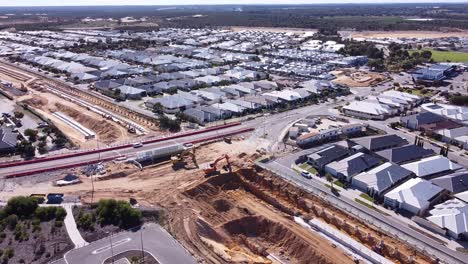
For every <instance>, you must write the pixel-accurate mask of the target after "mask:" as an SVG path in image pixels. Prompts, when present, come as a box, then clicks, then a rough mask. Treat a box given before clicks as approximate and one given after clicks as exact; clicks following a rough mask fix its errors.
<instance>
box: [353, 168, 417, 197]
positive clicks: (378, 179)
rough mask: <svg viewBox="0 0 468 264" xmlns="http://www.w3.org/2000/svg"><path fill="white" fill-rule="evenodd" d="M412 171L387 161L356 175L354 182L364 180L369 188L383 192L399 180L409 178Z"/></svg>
mask: <svg viewBox="0 0 468 264" xmlns="http://www.w3.org/2000/svg"><path fill="white" fill-rule="evenodd" d="M412 173H413V172H411V171H409V170H407V169H405V168H402V167H400V166H398V165H396V164H393V163H390V162H386V163H384V164H382V165H380V166H378V167H375V168H374V169H372V170H370V171H367V172H363V173H361V174H358V175H356V176H354V178H353V182H354V181H360V182H364V183H365V184H366V185H367V187H368V188H372V189H374V190H376V191H378V192H383V191H385V190H387V189H388V188H390V187H392V186H393V185H395V184H396V183H398V182H399V181H401V180H403V179H405V178H408V177H409V176H410V175H411V174H412Z"/></svg>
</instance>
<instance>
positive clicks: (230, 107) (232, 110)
mask: <svg viewBox="0 0 468 264" xmlns="http://www.w3.org/2000/svg"><path fill="white" fill-rule="evenodd" d="M211 106H212V107H215V108H219V109H221V110H223V111H225V112H228V113H229V115H235V114H241V113H242V112H244V110H245V109H246V108H245V107H242V106H239V105H236V104H233V103H229V102H225V103H216V104H213V105H211Z"/></svg>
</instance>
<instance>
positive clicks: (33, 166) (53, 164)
mask: <svg viewBox="0 0 468 264" xmlns="http://www.w3.org/2000/svg"><path fill="white" fill-rule="evenodd" d="M245 128H249V126H247V125H238V126H233V127H227V128H223V129H221V130H215V131H207V132H205V133H201V134H195V135H189V136H184V137H180V138H176V139H171V140H167V141H162V142H155V143H148V144H145V145H144V146H143V147H140V148H133V147H131V146H130V147H127V148H122V149H119V150H113V151H107V152H101V153H93V154H85V155H82V156H75V157H67V158H64V159H55V160H46V161H41V162H37V163H30V164H24V165H21V166H9V167H5V168H0V178H4V177H7V176H9V175H12V174H18V173H23V172H28V171H33V170H34V171H35V170H42V169H53V168H57V167H59V166H67V165H73V164H77V163H88V162H89V163H96V162H97V161H99V160H104V159H107V158H112V157H117V156H121V155H126V156H128V157H131V156H133V155H135V154H136V153H138V152H142V151H146V150H151V149H155V148H159V147H167V146H170V145H174V144H183V143H187V142H193V141H197V140H203V139H209V138H211V137H215V136H222V135H224V134H227V133H233V132H236V131H239V130H242V129H245Z"/></svg>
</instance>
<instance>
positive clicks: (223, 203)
mask: <svg viewBox="0 0 468 264" xmlns="http://www.w3.org/2000/svg"><path fill="white" fill-rule="evenodd" d="M213 207H214V208H215V209H216V211H218V212H227V211H229V210H231V209H232V204H231V203H230V202H229V201H227V200H225V199H219V200H216V201H214V202H213Z"/></svg>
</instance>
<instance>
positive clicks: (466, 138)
mask: <svg viewBox="0 0 468 264" xmlns="http://www.w3.org/2000/svg"><path fill="white" fill-rule="evenodd" d="M434 134H436V135H439V136H440V140H441V141H443V142H447V143H450V144H454V145H458V146H461V147H463V148H464V149H468V127H466V126H462V127H456V128H451V129H448V128H446V129H441V130H437V131H435V132H434Z"/></svg>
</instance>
